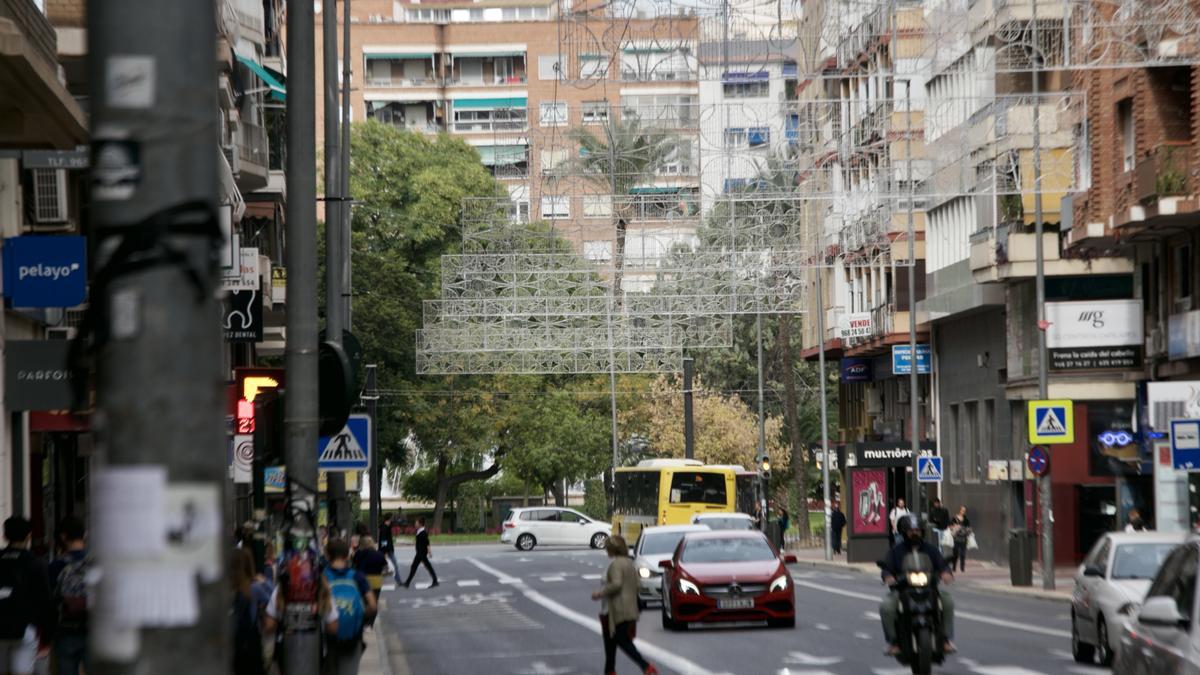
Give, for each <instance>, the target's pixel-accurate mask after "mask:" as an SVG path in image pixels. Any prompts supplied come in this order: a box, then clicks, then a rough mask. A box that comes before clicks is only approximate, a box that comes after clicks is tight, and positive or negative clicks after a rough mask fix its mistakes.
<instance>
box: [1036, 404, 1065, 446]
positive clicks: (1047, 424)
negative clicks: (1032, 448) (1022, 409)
mask: <svg viewBox="0 0 1200 675" xmlns="http://www.w3.org/2000/svg"><path fill="white" fill-rule="evenodd" d="M1028 418H1029V442H1030V443H1034V444H1051V443H1074V442H1075V419H1074V404H1073V403H1072V402H1071V401H1067V400H1055V401H1030V402H1029V408H1028Z"/></svg>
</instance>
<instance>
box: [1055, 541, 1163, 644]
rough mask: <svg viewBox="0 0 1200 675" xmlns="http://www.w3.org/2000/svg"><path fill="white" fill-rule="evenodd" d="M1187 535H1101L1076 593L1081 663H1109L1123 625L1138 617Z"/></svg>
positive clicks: (1075, 640) (1074, 627)
mask: <svg viewBox="0 0 1200 675" xmlns="http://www.w3.org/2000/svg"><path fill="white" fill-rule="evenodd" d="M1185 538H1186V535H1185V534H1183V533H1179V534H1160V533H1158V532H1132V533H1124V532H1110V533H1108V534H1105V535H1104V536H1102V537H1100V539H1099V540H1098V541H1097V542H1096V544H1095V545H1094V546H1092V550H1091V551H1089V552H1088V555H1087V557H1086V558H1084V560H1083V564H1082V565H1080V566H1079V570H1078V571H1077V572H1076V573H1075V590H1074V591H1073V592H1072V593H1071V653H1072V654H1073V655H1074V657H1075V660H1076V661H1078V662H1080V663H1092V662H1093V660H1094V659H1095V658H1097V657H1099V660H1100V663H1101V664H1102V665H1105V666H1107V665H1110V664H1111V663H1112V661H1113V655H1114V654H1116V652H1117V651H1118V650H1119V648H1120V642H1121V626H1122V625H1123V624H1124V622H1125V621H1126V620H1127V619H1128V618H1129V617H1130V616H1132V615H1133V613H1134V612H1135V611H1136V610H1137V608H1138V605H1140V604H1141V602H1142V599H1143V598H1144V597H1145V596H1146V591H1147V590H1148V589H1149V588H1150V580H1151V579H1152V578H1154V575H1155V573H1157V572H1158V568H1159V566H1160V565H1161V564H1162V562H1163V560H1165V559H1166V557H1167V556H1168V555H1169V554H1170V553H1171V551H1172V550H1174V549H1175V547H1176V546H1178V545H1180V544H1182V543H1183V542H1184V539H1185Z"/></svg>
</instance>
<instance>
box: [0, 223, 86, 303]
mask: <svg viewBox="0 0 1200 675" xmlns="http://www.w3.org/2000/svg"><path fill="white" fill-rule="evenodd" d="M3 262H4V297H6V298H8V299H9V301H10V304H11V305H12V306H13V307H75V306H77V305H81V304H83V302H84V301H85V300H86V299H87V241H86V240H85V239H84V238H83V237H49V236H46V237H41V236H29V237H11V238H9V239H5V240H4V258H3Z"/></svg>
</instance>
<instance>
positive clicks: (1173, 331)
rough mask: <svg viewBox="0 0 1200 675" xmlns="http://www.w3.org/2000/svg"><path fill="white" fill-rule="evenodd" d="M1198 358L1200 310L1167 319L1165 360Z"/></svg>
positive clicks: (1199, 350)
mask: <svg viewBox="0 0 1200 675" xmlns="http://www.w3.org/2000/svg"><path fill="white" fill-rule="evenodd" d="M1196 356H1200V310H1195V311H1192V312H1184V313H1183V314H1172V315H1171V316H1169V317H1167V358H1169V359H1171V360H1176V359H1190V358H1193V357H1196Z"/></svg>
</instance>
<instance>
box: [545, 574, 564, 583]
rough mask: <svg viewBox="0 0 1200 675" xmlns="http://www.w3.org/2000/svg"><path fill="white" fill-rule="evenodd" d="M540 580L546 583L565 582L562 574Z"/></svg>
mask: <svg viewBox="0 0 1200 675" xmlns="http://www.w3.org/2000/svg"><path fill="white" fill-rule="evenodd" d="M539 578H540V579H541V580H542V581H543V582H545V583H552V582H555V581H562V580H563V576H562V575H561V574H555V575H552V576H548V577H539Z"/></svg>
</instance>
